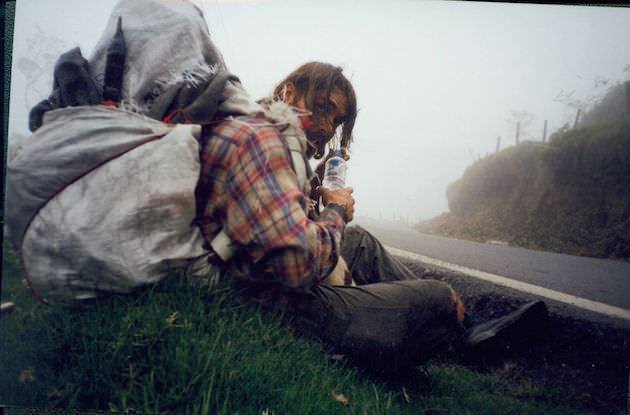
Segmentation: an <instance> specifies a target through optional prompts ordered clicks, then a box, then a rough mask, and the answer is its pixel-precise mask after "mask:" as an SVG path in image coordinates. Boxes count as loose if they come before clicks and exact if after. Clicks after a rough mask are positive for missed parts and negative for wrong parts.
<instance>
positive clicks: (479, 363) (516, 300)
mask: <svg viewBox="0 0 630 415" xmlns="http://www.w3.org/2000/svg"><path fill="white" fill-rule="evenodd" d="M401 260H402V261H403V262H404V263H405V264H406V265H407V266H408V267H409V268H411V269H412V270H413V271H414V272H415V273H416V274H418V275H422V277H423V278H432V279H438V280H442V281H445V282H448V283H449V284H451V285H452V286H453V288H454V289H455V290H456V291H457V293H458V294H459V296H460V298H461V299H462V301H464V303H465V305H466V310H467V313H469V314H471V315H473V316H474V317H476V318H478V319H480V320H482V321H483V320H488V319H492V318H496V317H500V316H502V315H505V314H506V313H508V312H510V311H512V310H515V309H516V308H518V307H519V306H520V305H522V304H524V303H526V302H529V301H532V300H540V299H542V298H538V297H536V296H533V295H530V294H527V293H522V292H520V291H516V290H513V289H509V288H504V287H499V286H496V285H494V284H491V283H488V282H485V281H481V280H478V279H476V278H473V277H469V276H466V275H464V274H460V273H456V272H453V271H450V270H445V269H438V268H435V267H433V266H431V267H429V266H427V265H426V264H422V263H420V262H415V261H411V260H408V259H402V258H401ZM542 300H544V301H545V304H546V305H547V308H548V310H549V321H548V322H547V324H544V323H543V322H541V327H540V331H539V332H538V333H537V336H536V337H537V338H536V339H530V340H531V341H529V342H527V343H528V344H524V343H523V344H516V345H513V346H510V348H509V350H504V351H503V352H502V353H497V354H493V355H492V356H482V357H479V356H477V357H475V358H474V359H467V358H463V359H461V357H460V360H461V362H462V363H463V364H465V365H467V366H470V367H472V368H474V369H475V370H478V371H482V372H486V371H501V373H502V374H503V373H505V372H506V371H507V372H511V375H512V376H518V377H519V378H527V379H531V380H532V381H533V382H536V383H538V384H540V385H542V386H549V387H553V388H556V389H560V390H563V391H565V392H566V394H567V396H569V397H571V398H572V400H573V401H574V402H575V403H576V404H577V405H578V406H579V407H582V408H584V409H585V410H589V411H592V412H594V413H597V414H621V413H625V411H626V409H627V405H628V404H629V403H628V399H629V397H628V393H630V391H629V385H628V382H629V371H630V323H628V322H624V321H622V320H616V319H610V318H607V317H604V316H600V315H598V314H596V313H591V312H587V311H582V310H580V309H577V308H575V307H571V306H569V305H566V304H562V303H558V302H555V301H550V300H546V299H542ZM508 375H510V374H509V373H508Z"/></svg>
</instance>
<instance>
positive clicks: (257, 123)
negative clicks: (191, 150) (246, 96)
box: [212, 116, 286, 147]
mask: <svg viewBox="0 0 630 415" xmlns="http://www.w3.org/2000/svg"><path fill="white" fill-rule="evenodd" d="M212 135H213V136H217V137H220V138H222V139H223V140H229V141H231V143H232V144H233V145H235V146H237V147H239V146H242V145H244V144H245V145H248V146H249V145H253V144H256V145H264V146H265V147H269V146H272V147H273V146H274V145H280V146H282V147H286V143H285V142H284V141H285V140H284V139H283V136H282V133H281V132H280V131H279V130H278V128H276V126H275V124H274V123H272V122H271V121H269V120H267V119H265V118H259V117H254V116H239V117H231V118H228V119H225V120H224V121H222V122H221V123H219V124H217V125H216V127H214V128H213V131H212Z"/></svg>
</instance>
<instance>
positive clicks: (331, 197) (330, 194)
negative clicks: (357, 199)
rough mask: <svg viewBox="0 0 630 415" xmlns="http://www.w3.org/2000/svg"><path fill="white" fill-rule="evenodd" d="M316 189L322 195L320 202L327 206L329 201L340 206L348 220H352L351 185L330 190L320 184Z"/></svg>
mask: <svg viewBox="0 0 630 415" xmlns="http://www.w3.org/2000/svg"><path fill="white" fill-rule="evenodd" d="M318 191H319V194H320V196H321V197H322V203H323V204H324V206H328V205H329V204H331V203H332V204H335V205H339V206H341V207H342V208H343V209H344V210H345V211H346V215H347V217H348V222H350V221H352V218H353V217H354V197H352V192H353V191H354V189H352V187H346V188H343V189H336V190H330V189H328V188H326V187H323V186H320V187H319V188H318Z"/></svg>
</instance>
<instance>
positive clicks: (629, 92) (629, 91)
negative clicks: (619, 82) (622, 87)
mask: <svg viewBox="0 0 630 415" xmlns="http://www.w3.org/2000/svg"><path fill="white" fill-rule="evenodd" d="M626 111H627V112H628V114H630V81H626Z"/></svg>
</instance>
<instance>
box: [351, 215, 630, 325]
mask: <svg viewBox="0 0 630 415" xmlns="http://www.w3.org/2000/svg"><path fill="white" fill-rule="evenodd" d="M356 222H357V224H359V225H361V226H363V227H364V228H366V229H367V230H368V231H370V232H371V233H373V234H374V235H375V236H376V237H378V238H379V240H380V241H381V242H382V243H383V244H384V245H386V246H387V247H391V248H396V249H399V250H404V251H407V252H410V253H414V254H419V255H421V256H422V257H423V258H424V259H426V257H428V258H433V259H435V260H437V262H436V263H437V264H439V265H443V264H446V266H447V267H449V265H453V266H455V268H453V269H455V270H459V271H462V270H464V273H467V274H471V275H472V274H474V273H475V272H474V271H481V272H480V273H477V274H479V275H481V277H484V276H485V275H490V276H494V277H499V278H506V279H509V280H511V281H517V283H516V286H515V287H514V288H516V289H521V288H519V287H521V286H522V287H525V288H524V289H523V290H526V289H527V287H533V289H536V287H541V290H542V291H541V292H543V294H542V295H545V294H544V293H547V292H549V293H562V294H566V295H567V296H566V298H570V299H572V298H577V299H578V300H566V301H565V300H562V299H559V300H560V301H564V302H567V303H570V304H574V305H578V306H580V305H579V304H580V301H582V303H584V304H587V305H589V306H590V304H596V305H597V304H601V305H603V308H604V309H609V310H612V311H613V312H614V313H616V314H613V315H615V316H616V317H621V318H623V319H626V320H630V262H626V261H618V260H606V259H597V258H586V257H579V256H573V255H564V254H555V253H550V252H542V251H534V250H529V249H523V248H515V247H510V246H501V245H496V244H488V243H485V244H484V243H478V242H471V241H463V240H457V239H451V238H445V237H440V236H434V235H427V234H422V233H420V232H417V231H415V230H413V229H411V228H410V227H409V226H405V225H402V224H399V223H395V222H386V221H380V220H376V219H368V218H357V220H356ZM394 253H396V254H400V251H395V252H394ZM403 254H404V253H403ZM456 268H459V269H456ZM466 270H468V271H470V272H466ZM473 276H476V275H473ZM562 294H560V295H562ZM550 298H551V297H550ZM554 299H558V298H554ZM584 308H587V309H589V307H584ZM591 310H592V311H598V310H593V309H591ZM598 312H599V311H598Z"/></svg>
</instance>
